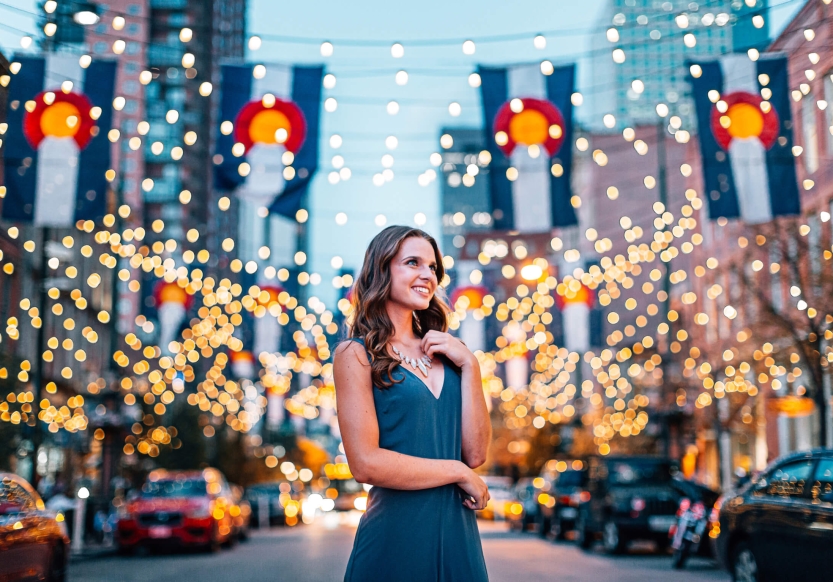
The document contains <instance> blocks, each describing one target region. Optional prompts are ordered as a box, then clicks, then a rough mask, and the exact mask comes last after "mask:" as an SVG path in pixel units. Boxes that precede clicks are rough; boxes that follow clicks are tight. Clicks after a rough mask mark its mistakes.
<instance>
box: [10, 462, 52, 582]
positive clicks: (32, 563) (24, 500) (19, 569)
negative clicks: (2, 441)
mask: <svg viewBox="0 0 833 582" xmlns="http://www.w3.org/2000/svg"><path fill="white" fill-rule="evenodd" d="M68 555H69V537H68V536H67V529H66V526H65V522H64V517H63V515H62V514H60V513H55V512H53V511H47V510H46V506H45V505H44V503H43V500H42V499H41V498H40V496H39V495H38V494H37V492H36V491H35V490H34V489H33V488H32V486H31V485H29V483H27V482H26V480H24V479H23V478H21V477H18V476H17V475H13V474H12V473H0V580H46V581H48V582H63V580H64V579H65V578H66V568H67V556H68Z"/></svg>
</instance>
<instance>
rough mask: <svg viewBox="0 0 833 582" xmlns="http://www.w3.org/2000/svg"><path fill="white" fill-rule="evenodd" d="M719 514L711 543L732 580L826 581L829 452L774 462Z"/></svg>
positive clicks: (832, 532) (832, 518)
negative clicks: (713, 541) (713, 542)
mask: <svg viewBox="0 0 833 582" xmlns="http://www.w3.org/2000/svg"><path fill="white" fill-rule="evenodd" d="M718 511H719V516H718V519H719V520H718V528H717V530H716V531H713V532H712V537H714V538H716V540H717V543H716V551H717V557H718V559H719V560H720V562H721V563H722V564H723V565H724V566H725V567H726V568H727V569H728V570H729V572H730V573H731V574H732V579H733V580H735V581H738V582H739V581H743V582H756V581H766V580H778V581H789V580H822V579H825V578H827V577H828V576H829V575H830V549H831V548H833V450H831V449H818V450H814V451H806V452H801V453H794V454H791V455H788V456H785V457H782V458H780V459H777V460H775V461H774V462H773V463H772V464H771V465H770V466H769V467H767V468H766V469H765V470H764V471H763V472H762V473H761V474H760V475H758V476H757V477H756V478H754V479H752V480H751V481H750V482H749V483H747V484H746V485H745V486H743V487H741V488H740V489H739V490H738V491H737V492H735V493H731V494H727V495H726V496H725V498H724V499H723V500H722V503H720V504H718ZM825 573H826V574H825ZM828 579H829V578H828Z"/></svg>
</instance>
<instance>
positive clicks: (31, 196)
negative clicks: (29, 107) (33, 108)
mask: <svg viewBox="0 0 833 582" xmlns="http://www.w3.org/2000/svg"><path fill="white" fill-rule="evenodd" d="M15 60H16V61H17V62H18V63H20V72H19V73H18V74H17V75H15V76H14V77H12V81H11V83H9V94H8V104H9V106H8V109H7V111H6V121H7V122H8V124H9V128H8V131H7V132H6V135H5V136H4V137H5V143H4V145H3V149H4V150H5V152H4V160H3V170H4V174H3V177H4V180H5V185H6V197H5V199H3V218H5V219H6V220H12V221H16V222H32V220H33V219H34V217H35V190H36V188H37V180H38V152H37V151H36V150H33V149H32V148H31V146H30V145H29V142H28V141H26V137H25V136H24V135H23V116H24V115H25V114H26V109H25V108H24V104H25V103H26V101H28V100H30V99H34V98H35V96H36V95H37V94H38V93H40V92H41V91H43V76H44V72H45V71H46V61H45V60H44V59H43V58H40V57H19V58H15ZM14 103H17V107H16V108H15V109H12V107H11V106H12V104H14Z"/></svg>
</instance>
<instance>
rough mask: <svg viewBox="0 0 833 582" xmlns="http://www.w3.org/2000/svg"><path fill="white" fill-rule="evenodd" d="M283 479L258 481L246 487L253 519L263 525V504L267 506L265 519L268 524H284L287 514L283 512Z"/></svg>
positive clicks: (259, 525) (258, 524)
mask: <svg viewBox="0 0 833 582" xmlns="http://www.w3.org/2000/svg"><path fill="white" fill-rule="evenodd" d="M281 483H282V481H273V482H268V483H256V484H254V485H250V486H248V487H247V488H246V492H245V493H244V495H243V496H244V497H245V499H246V501H248V502H249V507H250V508H251V511H252V521H253V523H255V524H257V527H261V519H262V516H261V511H262V509H261V504H264V503H265V505H264V507H265V508H266V514H265V516H263V517H265V519H266V520H267V521H268V525H269V526H272V525H276V524H280V525H284V523H285V516H284V512H283V505H281V501H280V496H281V489H280V486H281Z"/></svg>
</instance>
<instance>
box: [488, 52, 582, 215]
mask: <svg viewBox="0 0 833 582" xmlns="http://www.w3.org/2000/svg"><path fill="white" fill-rule="evenodd" d="M478 73H479V74H480V79H481V84H480V91H481V97H482V99H483V117H484V128H485V131H486V143H487V144H488V146H487V147H488V150H489V153H490V154H491V155H492V161H491V163H490V164H489V184H490V188H491V197H492V213H493V215H494V219H495V227H496V228H498V229H507V230H518V231H521V232H546V231H549V230H551V229H552V228H554V227H560V226H574V225H576V224H578V221H577V219H576V213H575V210H574V209H573V206H572V203H571V198H572V192H571V189H570V176H571V169H572V162H573V104H572V101H571V98H572V94H573V86H574V84H575V65H566V66H563V67H557V68H555V69H554V70H552V72H551V74H549V75H544V74H543V73H542V72H541V68H540V66H539V65H537V64H536V65H518V66H513V67H500V68H496V67H479V69H478Z"/></svg>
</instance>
